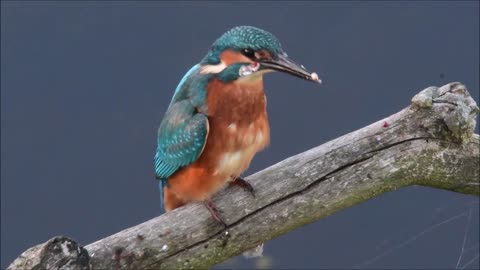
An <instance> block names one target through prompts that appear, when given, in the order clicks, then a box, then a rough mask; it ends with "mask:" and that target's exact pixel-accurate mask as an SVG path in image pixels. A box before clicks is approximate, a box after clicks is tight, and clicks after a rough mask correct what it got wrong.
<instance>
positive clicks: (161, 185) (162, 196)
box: [158, 178, 167, 212]
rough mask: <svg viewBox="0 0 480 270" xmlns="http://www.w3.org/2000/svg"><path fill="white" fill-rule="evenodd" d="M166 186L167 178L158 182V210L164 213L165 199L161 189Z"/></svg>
mask: <svg viewBox="0 0 480 270" xmlns="http://www.w3.org/2000/svg"><path fill="white" fill-rule="evenodd" d="M166 185H167V178H160V179H159V181H158V188H159V189H160V190H159V191H160V210H161V211H162V212H165V204H164V201H165V197H164V194H163V188H164V187H165V186H166Z"/></svg>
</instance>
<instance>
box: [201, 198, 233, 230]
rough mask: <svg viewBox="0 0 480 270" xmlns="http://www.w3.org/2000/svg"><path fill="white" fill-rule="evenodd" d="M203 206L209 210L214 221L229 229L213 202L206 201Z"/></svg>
mask: <svg viewBox="0 0 480 270" xmlns="http://www.w3.org/2000/svg"><path fill="white" fill-rule="evenodd" d="M203 205H205V207H206V208H207V209H208V212H210V215H212V217H213V219H215V220H216V221H217V222H218V223H220V224H222V225H223V226H224V227H227V223H225V221H223V219H222V218H221V217H220V213H219V211H218V209H217V207H216V206H215V204H214V203H213V202H212V201H211V200H206V201H204V202H203Z"/></svg>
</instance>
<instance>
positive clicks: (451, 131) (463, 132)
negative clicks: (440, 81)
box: [412, 82, 480, 143]
mask: <svg viewBox="0 0 480 270" xmlns="http://www.w3.org/2000/svg"><path fill="white" fill-rule="evenodd" d="M412 106H413V107H414V108H417V109H424V110H425V109H428V110H431V112H432V113H433V114H434V116H435V119H437V120H438V121H441V123H442V124H443V126H444V127H446V131H447V133H446V134H445V130H438V129H437V130H434V132H435V133H437V134H441V135H443V136H442V137H446V138H447V139H448V138H450V139H452V140H453V141H456V142H461V143H463V142H466V141H468V140H470V138H471V137H472V135H473V132H474V130H475V125H476V117H477V115H478V113H479V112H480V109H479V108H478V106H477V103H476V102H475V100H473V98H472V97H471V96H470V93H468V91H467V88H466V87H465V85H463V84H461V83H459V82H453V83H449V84H446V85H444V86H442V87H440V88H438V87H435V86H431V87H428V88H426V89H424V90H423V91H421V92H420V93H418V94H416V95H415V96H414V97H413V98H412ZM442 133H443V134H442Z"/></svg>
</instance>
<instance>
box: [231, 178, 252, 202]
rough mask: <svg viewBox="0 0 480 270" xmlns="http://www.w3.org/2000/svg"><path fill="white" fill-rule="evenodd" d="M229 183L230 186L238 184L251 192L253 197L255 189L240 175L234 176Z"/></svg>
mask: <svg viewBox="0 0 480 270" xmlns="http://www.w3.org/2000/svg"><path fill="white" fill-rule="evenodd" d="M232 177H233V176H232ZM230 185H231V186H239V187H241V188H242V189H243V190H245V191H247V192H249V193H250V194H252V196H253V197H255V190H254V189H253V187H252V185H250V183H248V182H247V181H245V179H243V178H241V177H235V180H233V181H232V182H230Z"/></svg>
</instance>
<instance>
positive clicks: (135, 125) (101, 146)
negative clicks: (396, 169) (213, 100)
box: [1, 1, 479, 269]
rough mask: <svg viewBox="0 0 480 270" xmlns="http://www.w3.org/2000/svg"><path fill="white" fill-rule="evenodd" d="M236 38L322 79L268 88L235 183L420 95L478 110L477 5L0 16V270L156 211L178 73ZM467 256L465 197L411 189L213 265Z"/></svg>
mask: <svg viewBox="0 0 480 270" xmlns="http://www.w3.org/2000/svg"><path fill="white" fill-rule="evenodd" d="M237 25H253V26H257V27H260V28H263V29H265V30H268V31H270V32H272V33H274V34H275V35H276V36H277V37H278V38H279V39H280V41H281V42H282V44H283V47H284V49H285V50H286V51H287V52H288V54H289V56H290V57H291V58H292V59H294V60H295V61H296V62H298V63H300V64H303V65H305V66H306V67H307V68H308V69H309V70H311V71H316V72H317V73H318V74H319V75H320V77H321V78H322V79H323V82H324V83H323V84H322V85H320V86H319V85H315V84H313V83H308V82H305V81H301V80H299V79H296V78H294V77H291V76H287V75H285V74H269V75H267V76H266V79H265V88H266V93H267V97H268V113H269V117H270V123H271V130H272V139H271V145H270V147H269V148H268V149H267V150H265V151H264V152H262V153H260V154H259V155H258V156H257V157H256V158H255V159H254V161H253V163H252V165H251V167H250V169H249V170H248V172H247V173H246V175H248V174H251V173H253V172H255V171H258V170H261V169H263V168H265V167H267V166H269V165H272V164H275V163H276V162H278V161H280V160H283V159H285V158H287V157H289V156H292V155H294V154H297V153H300V152H303V151H305V150H308V149H310V148H312V147H315V146H317V145H320V144H322V143H325V142H327V141H329V140H331V139H334V138H336V137H339V136H341V135H343V134H346V133H348V132H351V131H354V130H356V129H358V128H361V127H363V126H365V125H368V124H370V123H372V122H374V121H377V120H380V119H382V118H384V117H386V116H388V115H390V114H393V113H396V112H397V111H399V110H400V109H402V108H404V107H406V106H408V105H409V103H410V99H411V98H412V97H413V96H414V95H415V94H416V93H417V92H419V91H420V90H422V89H424V88H426V87H428V86H431V85H435V86H441V85H444V84H446V83H448V82H452V81H460V82H462V83H464V84H465V85H466V86H467V88H468V89H469V91H470V93H471V95H472V96H473V97H474V99H475V100H476V101H477V102H478V101H479V95H478V89H479V77H478V74H479V54H478V48H479V35H478V33H479V2H478V1H439V2H433V1H407V2H395V1H383V2H382V1H370V2H363V1H362V2H349V1H339V2H333V1H331V2H330V1H319V2H300V1H295V2H287V1H279V2H273V1H272V2H270V1H268V2H259V1H251V2H216V1H212V2H193V1H188V2H153V1H145V2H129V1H112V2H106V1H85V2H80V1H79V2H74V1H69V2H60V1H52V2H48V1H41V2H40V1H39V2H34V1H31V2H27V1H2V2H1V123H2V124H1V147H2V148H1V219H2V220H1V268H5V267H6V266H8V264H10V263H11V262H12V260H13V259H14V258H16V257H17V256H18V255H19V254H20V253H21V252H23V251H24V250H25V249H27V248H29V247H31V246H33V245H36V244H39V243H42V242H44V241H46V240H48V239H49V238H51V237H53V236H56V235H66V236H69V237H71V238H73V239H75V240H77V241H79V242H80V243H81V244H83V245H86V244H88V243H91V242H93V241H95V240H98V239H100V238H103V237H106V236H108V235H111V234H113V233H116V232H118V231H120V230H122V229H125V228H128V227H131V226H133V225H136V224H138V223H141V222H143V221H146V220H149V219H151V218H154V217H156V216H158V215H159V214H160V208H159V207H160V206H159V199H158V196H159V194H158V190H157V182H156V181H155V179H154V177H153V175H154V172H153V154H154V150H155V147H156V132H157V128H158V125H159V124H160V121H161V118H162V116H163V113H164V112H165V110H166V108H167V106H168V103H169V101H170V99H171V96H172V94H173V91H174V89H175V87H176V85H177V83H178V82H179V81H180V79H181V78H182V76H183V75H184V73H185V72H186V71H188V69H189V68H190V67H191V66H193V65H194V64H195V63H197V62H198V61H199V60H201V59H202V58H203V56H204V55H205V54H206V52H207V50H208V49H209V46H210V45H211V44H212V43H213V41H214V40H215V39H216V38H218V37H219V36H220V35H221V34H222V33H223V32H225V31H226V30H228V29H230V28H232V27H234V26H237ZM476 132H477V133H478V127H477V131H476ZM464 239H465V241H464ZM462 248H463V251H462ZM461 254H462V255H461ZM478 254H479V199H478V197H475V196H467V195H462V194H457V193H453V192H447V191H442V190H435V189H430V188H425V187H409V188H405V189H401V190H398V191H395V192H391V193H387V194H384V195H381V196H379V197H377V198H375V199H372V200H370V201H367V202H365V203H363V204H360V205H357V206H355V207H352V208H350V209H347V210H344V211H341V212H339V213H336V214H334V215H332V216H330V217H327V218H324V219H322V220H319V221H318V222H315V223H313V224H310V225H307V226H304V227H302V228H299V229H297V230H295V231H293V232H291V233H289V234H287V235H284V236H282V237H279V238H277V239H274V240H272V241H270V242H267V243H266V244H265V251H264V255H265V256H264V257H263V258H261V259H257V260H246V259H244V258H241V257H237V258H233V259H232V260H230V261H227V262H225V263H222V264H220V265H218V266H217V268H302V269H306V268H315V269H320V268H343V269H351V268H368V269H370V268H381V269H385V268H390V269H391V268H395V269H414V268H417V269H418V268H434V269H452V268H456V267H457V268H462V267H465V268H467V269H477V268H479V261H478V256H479V255H478ZM460 255H461V258H460Z"/></svg>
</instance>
